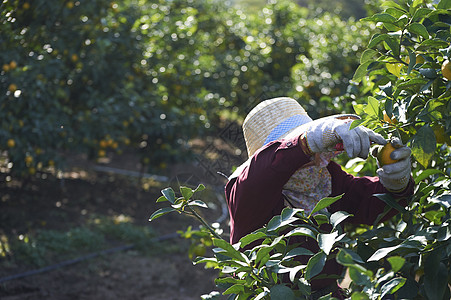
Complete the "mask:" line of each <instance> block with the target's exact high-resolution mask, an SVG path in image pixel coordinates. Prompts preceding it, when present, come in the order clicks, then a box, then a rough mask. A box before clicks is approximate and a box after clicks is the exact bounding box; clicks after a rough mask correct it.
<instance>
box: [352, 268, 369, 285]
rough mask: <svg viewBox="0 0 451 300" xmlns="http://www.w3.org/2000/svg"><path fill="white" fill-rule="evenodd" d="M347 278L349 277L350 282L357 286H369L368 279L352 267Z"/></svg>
mask: <svg viewBox="0 0 451 300" xmlns="http://www.w3.org/2000/svg"><path fill="white" fill-rule="evenodd" d="M349 277H351V279H352V281H353V282H354V283H355V284H357V285H363V286H365V285H369V284H371V279H370V277H368V275H366V274H365V273H363V272H361V271H360V270H359V269H358V268H356V267H354V266H352V267H350V268H349Z"/></svg>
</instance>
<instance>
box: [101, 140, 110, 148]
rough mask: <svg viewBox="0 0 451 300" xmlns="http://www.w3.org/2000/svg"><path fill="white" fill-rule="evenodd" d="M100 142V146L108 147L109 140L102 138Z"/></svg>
mask: <svg viewBox="0 0 451 300" xmlns="http://www.w3.org/2000/svg"><path fill="white" fill-rule="evenodd" d="M99 144H100V147H101V148H106V147H108V142H107V141H105V140H101V141H100V142H99Z"/></svg>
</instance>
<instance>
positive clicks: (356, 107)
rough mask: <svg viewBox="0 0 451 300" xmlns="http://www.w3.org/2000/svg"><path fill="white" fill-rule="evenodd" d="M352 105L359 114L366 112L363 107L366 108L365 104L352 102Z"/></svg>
mask: <svg viewBox="0 0 451 300" xmlns="http://www.w3.org/2000/svg"><path fill="white" fill-rule="evenodd" d="M352 107H353V108H354V111H355V113H356V114H358V115H362V114H363V113H364V111H363V109H364V107H365V106H364V105H363V104H357V103H355V104H352Z"/></svg>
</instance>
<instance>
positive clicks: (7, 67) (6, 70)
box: [2, 64, 10, 72]
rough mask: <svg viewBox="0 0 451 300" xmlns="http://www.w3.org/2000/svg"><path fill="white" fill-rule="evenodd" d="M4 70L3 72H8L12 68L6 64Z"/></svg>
mask: <svg viewBox="0 0 451 300" xmlns="http://www.w3.org/2000/svg"><path fill="white" fill-rule="evenodd" d="M2 69H3V71H5V72H8V71H9V69H10V67H9V65H8V64H4V65H3V67H2Z"/></svg>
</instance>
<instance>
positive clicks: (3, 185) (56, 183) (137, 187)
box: [0, 156, 227, 300]
mask: <svg viewBox="0 0 451 300" xmlns="http://www.w3.org/2000/svg"><path fill="white" fill-rule="evenodd" d="M114 162H117V160H115V161H114ZM114 162H111V161H110V162H106V163H105V164H102V165H101V166H108V167H112V168H117V170H124V169H127V170H132V171H139V170H140V168H139V164H138V163H137V162H134V160H133V156H130V157H125V158H123V162H124V163H122V164H115V163H114ZM96 166H99V164H98V163H94V164H93V163H92V162H87V161H84V160H78V161H76V162H75V163H74V164H73V165H72V166H71V167H68V168H67V171H66V172H65V173H63V174H59V175H58V174H54V175H56V176H53V175H49V174H44V175H43V174H37V176H34V177H33V178H32V179H30V180H29V181H27V182H21V183H18V182H15V181H14V180H12V181H9V182H6V175H5V174H0V177H1V178H0V179H1V180H0V197H1V198H0V212H1V213H0V236H1V235H2V234H3V235H4V236H5V235H6V236H18V235H20V234H26V233H30V232H34V231H36V230H39V229H57V230H69V229H70V228H73V227H76V226H80V225H82V224H84V223H86V220H87V218H89V217H90V216H92V215H97V216H118V215H125V216H127V217H130V218H132V220H133V223H134V224H136V225H142V226H150V227H151V228H152V229H153V230H154V231H155V232H156V235H157V236H163V235H167V234H171V233H174V232H175V231H176V230H180V229H182V230H183V229H186V227H187V226H188V225H194V226H197V225H198V223H197V221H196V220H193V219H190V218H188V217H186V216H180V215H178V214H176V213H173V214H169V215H166V216H164V217H162V218H159V219H157V220H155V221H153V222H150V223H149V222H148V218H149V216H150V214H151V213H152V212H154V211H155V210H156V209H157V208H159V207H162V205H160V204H159V203H158V204H156V203H155V200H156V199H157V198H158V197H159V196H160V195H161V194H160V190H161V188H162V187H166V186H169V185H171V186H173V184H174V182H177V181H178V182H179V183H183V182H181V181H182V180H188V181H189V180H190V181H191V182H190V183H189V184H195V183H196V181H199V182H197V183H205V184H206V185H207V186H208V181H209V178H208V174H207V175H205V170H203V169H202V168H201V167H199V166H196V165H190V166H188V169H187V166H174V167H173V168H171V169H170V170H168V171H167V172H166V174H164V176H165V177H166V178H167V182H161V181H160V182H158V181H155V180H152V179H141V178H139V177H135V176H134V175H130V174H128V175H120V174H119V175H118V173H117V172H115V171H114V170H116V169H112V170H113V172H105V171H99V170H97V169H95V168H96ZM119 173H120V172H119ZM190 174H191V176H189V175H190ZM182 178H183V179H182ZM160 179H161V178H160ZM163 179H164V178H163ZM210 179H211V178H210ZM163 181H164V180H163ZM214 184H215V186H213V187H216V188H218V187H219V190H220V188H221V185H220V184H219V185H218V182H215V183H214ZM211 195H214V193H213V192H212V193H210V196H208V197H211V198H214V196H211ZM203 200H204V199H203ZM215 201H216V203H213V202H215ZM222 201H223V199H216V200H211V202H212V203H213V209H209V210H208V213H209V214H208V215H207V216H205V217H206V218H207V219H208V220H209V221H211V222H213V221H215V220H217V219H218V218H219V219H220V218H221V217H224V211H223V208H224V206H223V204H224V203H223V202H222ZM222 228H224V229H227V220H223V223H222ZM224 236H225V237H227V232H225V234H224ZM112 246H117V245H112ZM166 249H169V250H166ZM60 262H61V261H58V259H57V258H56V259H55V261H54V262H53V263H54V264H57V263H60ZM35 269H39V267H36V266H30V265H28V264H26V263H21V262H17V261H14V260H12V259H8V258H7V259H5V258H3V259H1V257H0V282H1V280H2V278H5V277H7V276H11V275H14V274H20V273H23V272H26V271H30V270H35ZM216 275H217V273H216V271H214V270H205V269H204V266H203V265H198V266H194V265H193V264H192V262H191V260H190V259H189V258H188V255H187V241H185V240H182V239H181V238H173V239H171V240H166V241H165V242H164V244H162V245H160V246H159V247H157V249H156V250H155V251H151V254H148V253H147V254H145V253H142V252H140V251H137V250H136V249H134V248H132V249H129V250H126V251H117V252H115V253H110V254H104V255H100V256H98V257H96V258H91V259H87V260H83V261H81V262H78V263H74V264H71V265H68V266H65V267H62V268H57V269H53V270H49V271H47V272H42V273H39V274H36V275H31V276H25V277H23V278H19V279H14V280H8V281H6V282H1V283H0V299H2V300H16V299H21V300H22V299H33V300H34V299H49V300H53V299H54V300H65V299H89V300H103V299H109V300H113V299H137V300H139V299H142V300H157V299H186V300H190V299H200V296H201V295H203V294H208V293H210V292H211V291H213V290H215V284H214V279H215V278H216Z"/></svg>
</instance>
